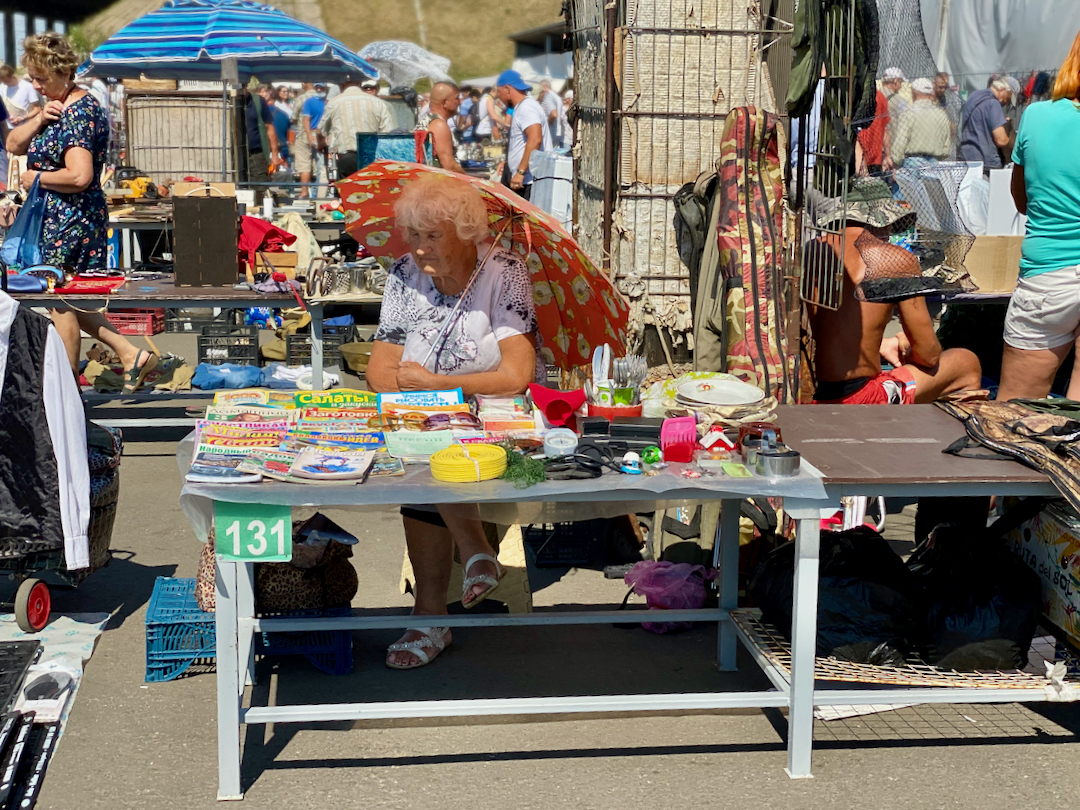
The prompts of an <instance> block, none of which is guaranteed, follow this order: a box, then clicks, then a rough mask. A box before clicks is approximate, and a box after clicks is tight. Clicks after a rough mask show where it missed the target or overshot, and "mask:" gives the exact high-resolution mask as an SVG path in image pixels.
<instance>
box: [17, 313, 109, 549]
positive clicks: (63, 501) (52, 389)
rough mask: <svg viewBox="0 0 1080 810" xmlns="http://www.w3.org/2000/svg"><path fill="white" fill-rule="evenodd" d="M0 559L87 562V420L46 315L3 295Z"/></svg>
mask: <svg viewBox="0 0 1080 810" xmlns="http://www.w3.org/2000/svg"><path fill="white" fill-rule="evenodd" d="M0 380H2V386H3V387H2V388H0V556H11V557H17V556H22V555H24V554H27V553H31V552H36V551H49V550H53V549H58V548H63V549H64V556H65V560H66V563H67V567H68V570H76V569H79V568H86V567H87V566H88V565H89V564H90V556H89V555H90V551H89V541H88V539H87V527H88V524H89V520H90V468H89V462H88V461H87V451H86V417H85V415H84V413H83V408H82V400H81V399H80V397H79V389H78V387H77V386H76V385H75V378H74V377H73V376H72V374H71V366H70V365H69V363H68V357H67V351H66V350H65V349H64V343H63V341H62V340H61V339H60V335H59V333H58V332H57V331H56V329H55V328H54V327H53V326H52V325H51V324H50V323H49V320H48V319H47V318H44V317H42V316H40V315H37V314H36V313H34V312H31V311H30V310H29V309H26V308H25V307H20V306H19V305H18V302H16V301H15V299H13V298H12V297H11V296H9V295H8V294H7V293H3V292H0Z"/></svg>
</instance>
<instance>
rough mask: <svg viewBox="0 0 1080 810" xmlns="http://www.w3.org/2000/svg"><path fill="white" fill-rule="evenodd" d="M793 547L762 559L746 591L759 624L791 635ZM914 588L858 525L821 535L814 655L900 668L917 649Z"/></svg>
mask: <svg viewBox="0 0 1080 810" xmlns="http://www.w3.org/2000/svg"><path fill="white" fill-rule="evenodd" d="M794 574H795V544H794V543H787V544H785V545H783V546H781V547H780V548H778V549H776V550H775V551H773V552H772V553H771V554H769V555H768V556H767V557H766V558H765V559H764V560H763V561H762V562H761V565H759V566H758V568H757V570H756V571H755V572H754V576H753V579H751V581H750V592H751V594H752V596H753V599H754V603H755V604H756V605H758V606H759V607H760V608H761V611H762V617H763V618H764V619H765V621H767V622H770V623H771V624H774V625H776V627H777V628H778V629H779V630H780V631H781V632H782V633H784V634H785V635H786V636H787V637H788V638H789V639H790V638H791V608H792V596H793V593H794ZM919 604H920V602H919V595H918V586H917V584H916V582H915V579H914V577H913V576H912V574H911V572H910V571H908V569H907V567H906V566H905V565H904V562H903V560H901V559H900V558H899V557H898V556H897V555H896V554H895V553H894V552H893V550H892V549H891V548H890V547H889V544H888V542H886V540H885V538H883V537H882V536H881V535H880V534H878V533H877V532H875V531H874V530H873V529H869V528H867V527H865V526H863V527H859V528H856V529H851V530H850V531H846V532H835V533H831V532H824V533H822V535H821V566H820V578H819V580H818V627H817V654H818V655H819V656H832V657H834V658H839V659H841V660H844V661H853V662H855V663H861V664H878V665H885V664H889V665H892V666H902V665H903V664H904V663H905V659H906V658H907V656H908V654H909V653H910V652H911V651H912V650H915V649H917V648H918V638H919V623H918V616H919V612H918V610H919Z"/></svg>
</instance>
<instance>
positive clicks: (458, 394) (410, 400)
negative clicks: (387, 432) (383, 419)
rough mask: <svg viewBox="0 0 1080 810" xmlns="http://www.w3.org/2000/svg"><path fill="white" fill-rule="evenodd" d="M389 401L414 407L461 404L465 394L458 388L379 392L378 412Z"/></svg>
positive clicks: (382, 411) (381, 411) (380, 411)
mask: <svg viewBox="0 0 1080 810" xmlns="http://www.w3.org/2000/svg"><path fill="white" fill-rule="evenodd" d="M389 402H393V403H395V404H398V405H411V406H412V407H414V408H422V407H424V406H438V405H461V404H463V403H464V402H465V396H464V394H463V392H462V390H461V389H460V388H455V389H453V390H452V391H395V392H393V393H389V394H379V395H378V401H377V405H378V407H379V413H384V410H383V406H384V404H385V403H389Z"/></svg>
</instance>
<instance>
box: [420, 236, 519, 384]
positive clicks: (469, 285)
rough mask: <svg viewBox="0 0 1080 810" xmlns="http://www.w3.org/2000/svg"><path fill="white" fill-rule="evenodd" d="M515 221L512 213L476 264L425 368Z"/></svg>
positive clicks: (434, 341)
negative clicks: (474, 283) (482, 270)
mask: <svg viewBox="0 0 1080 810" xmlns="http://www.w3.org/2000/svg"><path fill="white" fill-rule="evenodd" d="M513 221H514V218H513V215H511V216H510V218H509V219H508V220H507V222H506V224H505V225H503V226H502V230H500V231H499V235H498V236H496V237H495V241H494V242H492V243H491V246H490V247H489V248H488V249H487V253H485V254H484V258H483V259H481V260H480V263H479V264H478V265H477V266H476V270H477V271H476V272H474V273H473V274H472V276H471V277H470V278H469V283H468V284H466V285H465V289H464V290H462V291H461V296H460V297H459V298H458V301H457V303H456V304H454V308H453V309H452V310H450V314H449V315H447V316H446V320H445V321H443V325H442V326H441V327H440V328H439V332H438V334H437V335H435V339H434V340H433V341H432V342H431V348H430V349H428V353H427V355H425V357H424V361H423V362H422V363H421V364H420V365H422V366H423V367H424V368H427V364H428V360H430V359H431V355H432V354H434V352H435V350H436V349H437V348H439V344H440V343H442V342H443V340H444V339H445V338H446V335H447V333H448V332H449V331H450V325H451V324H452V323H453V322H454V320H455V319H456V318H457V314H458V309H460V308H461V303H462V302H463V301H464V300H465V296H466V295H468V293H469V290H470V289H472V285H473V282H474V281H476V277H477V276H478V275H480V273H479V270H480V268H482V267H483V266H484V264H485V263H486V262H487V260H488V257H489V256H490V255H491V251H493V250H494V249H495V246H496V245H498V244H499V242H501V241H502V238H503V234H505V233H506V229H507V228H509V227H510V223H511V222H513ZM432 373H434V369H432Z"/></svg>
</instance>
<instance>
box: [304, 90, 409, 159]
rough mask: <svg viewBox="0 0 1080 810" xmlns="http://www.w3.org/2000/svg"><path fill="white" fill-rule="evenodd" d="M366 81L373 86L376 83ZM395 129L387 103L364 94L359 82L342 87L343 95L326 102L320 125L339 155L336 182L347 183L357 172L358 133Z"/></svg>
mask: <svg viewBox="0 0 1080 810" xmlns="http://www.w3.org/2000/svg"><path fill="white" fill-rule="evenodd" d="M365 81H366V83H368V84H369V85H370V83H371V82H372V81H373V80H370V79H369V80H365ZM375 86H376V87H378V84H376V85H375ZM393 128H394V118H393V115H391V113H390V106H389V105H388V104H387V103H386V102H385V101H383V100H382V99H381V98H379V97H378V96H376V95H372V94H371V93H366V92H364V90H363V89H361V83H360V82H347V83H345V84H344V85H342V90H341V93H340V94H339V95H336V96H334V97H333V98H332V99H330V100H329V101H327V102H326V108H325V109H324V110H323V116H322V120H321V121H320V122H319V132H320V133H321V134H322V136H323V137H324V138H325V139H326V145H327V146H328V147H329V148H330V150H331V151H332V152H335V153H337V175H338V176H337V179H338V180H344V179H345V178H346V177H348V176H349V175H350V174H352V173H353V172H355V171H356V170H357V168H358V167H357V165H356V161H357V157H356V133H357V132H379V133H383V134H385V133H387V132H389V131H390V130H392V129H393Z"/></svg>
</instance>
